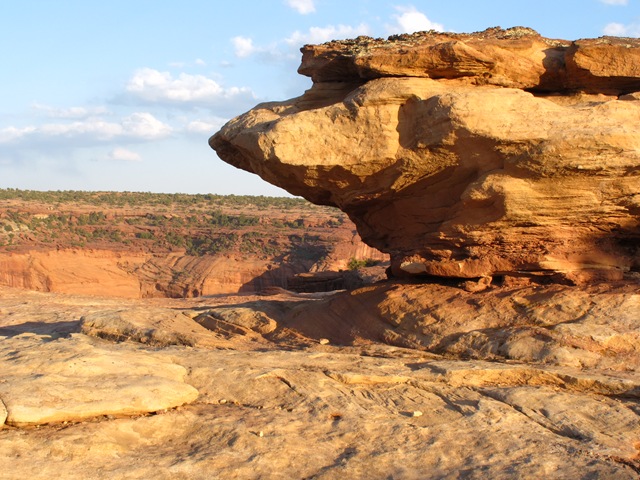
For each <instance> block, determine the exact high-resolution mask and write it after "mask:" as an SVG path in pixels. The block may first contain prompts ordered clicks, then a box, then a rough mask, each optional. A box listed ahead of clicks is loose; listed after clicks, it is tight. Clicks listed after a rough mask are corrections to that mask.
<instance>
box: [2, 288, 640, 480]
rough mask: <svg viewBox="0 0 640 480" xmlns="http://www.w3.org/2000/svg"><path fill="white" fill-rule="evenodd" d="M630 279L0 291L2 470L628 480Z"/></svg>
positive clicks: (25, 474) (633, 373)
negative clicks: (235, 290)
mask: <svg viewBox="0 0 640 480" xmlns="http://www.w3.org/2000/svg"><path fill="white" fill-rule="evenodd" d="M637 287H638V284H637V283H634V282H627V283H625V284H621V285H618V286H607V287H606V288H605V287H601V288H598V287H593V288H591V289H587V290H585V289H576V288H574V287H565V286H535V285H533V286H532V285H529V286H519V287H518V286H512V287H506V286H501V287H498V286H496V287H490V288H489V289H488V290H485V291H483V292H479V293H471V292H466V291H464V290H461V289H459V288H457V287H455V286H443V285H436V284H433V285H417V284H394V283H379V284H374V285H371V286H368V287H364V288H361V289H359V290H355V291H351V292H347V291H340V292H335V293H332V294H293V293H291V292H286V291H283V290H277V289H274V290H273V291H272V292H271V293H272V295H268V296H264V295H263V296H258V295H250V294H244V295H213V296H205V297H199V298H187V299H160V298H153V299H136V300H134V299H116V298H108V297H98V296H78V295H68V294H62V293H42V292H33V291H26V290H21V289H14V288H10V287H0V338H1V339H2V341H1V342H0V371H2V377H1V379H0V399H1V402H0V423H3V424H4V426H3V427H2V428H1V429H0V472H2V477H3V478H7V479H24V478H32V479H37V478H53V477H59V478H69V479H74V478H78V479H86V478H92V479H93V478H95V479H102V478H105V479H106V478H139V479H142V478H158V479H163V478H166V479H169V478H170V479H181V478H183V479H205V478H206V479H208V478H240V479H253V478H256V479H257V478H265V479H270V478H314V479H338V478H381V479H382V478H384V479H392V478H394V479H412V478H416V479H418V478H478V479H479V478H493V479H500V478H505V479H506V478H576V479H577V478H584V479H586V478H589V479H593V478H602V479H605V478H606V479H627V478H628V479H631V478H637V476H638V474H639V473H640V461H639V457H638V453H639V450H640V426H639V425H640V424H639V422H638V420H639V415H640V377H639V376H638V375H637V367H638V342H639V341H640V337H639V335H638V332H637V313H638V311H640V310H639V307H640V298H639V295H638V294H637V291H638V288H637ZM428 299H430V300H428ZM398 305H404V307H403V308H404V310H403V311H404V314H403V315H397V312H396V311H395V310H394V309H395V308H396V307H397V306H398ZM474 312H475V313H474ZM391 319H395V320H393V321H392V320H391ZM394 322H395V323H394ZM501 322H502V323H504V322H506V324H504V325H503V324H501ZM604 323H606V325H604ZM429 342H431V343H432V344H430V343H429ZM403 345H405V346H403ZM409 347H412V348H409ZM427 349H429V350H431V352H427V351H426V350H427ZM433 352H436V353H433Z"/></svg>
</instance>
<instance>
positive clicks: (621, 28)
mask: <svg viewBox="0 0 640 480" xmlns="http://www.w3.org/2000/svg"><path fill="white" fill-rule="evenodd" d="M602 31H603V33H604V34H605V35H610V36H612V37H640V22H636V23H630V24H628V25H623V24H622V23H615V22H613V23H609V24H607V25H606V26H605V27H604V28H603V30H602Z"/></svg>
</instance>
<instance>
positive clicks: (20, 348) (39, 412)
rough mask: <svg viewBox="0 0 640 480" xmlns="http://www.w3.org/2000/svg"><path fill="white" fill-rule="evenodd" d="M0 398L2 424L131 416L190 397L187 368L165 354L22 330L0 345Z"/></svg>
mask: <svg viewBox="0 0 640 480" xmlns="http://www.w3.org/2000/svg"><path fill="white" fill-rule="evenodd" d="M0 364H1V365H2V372H3V381H2V382H0V398H1V399H2V402H3V403H4V405H5V406H6V410H7V417H6V423H8V424H10V425H41V424H45V423H57V422H77V421H81V420H86V419H90V418H94V417H98V416H101V415H135V414H143V413H148V412H156V411H159V410H163V409H168V408H174V407H177V406H180V405H183V404H185V403H190V402H192V401H194V400H195V399H196V398H197V396H198V391H197V390H196V389H195V388H193V387H192V386H190V385H188V384H186V383H184V377H185V375H186V373H187V372H186V370H185V369H184V368H183V367H181V366H179V365H176V364H175V363H172V362H171V361H170V360H168V359H166V358H162V357H159V356H157V355H153V354H152V353H150V352H147V353H146V354H142V355H139V354H136V353H135V352H132V351H127V349H118V350H114V349H113V348H105V345H100V342H99V341H95V340H90V339H89V338H88V337H85V336H83V335H77V334H74V335H72V336H71V338H67V339H57V340H53V339H52V338H50V337H49V338H47V337H43V336H40V335H36V334H22V335H18V336H15V337H11V338H8V339H4V340H3V342H2V344H1V345H0Z"/></svg>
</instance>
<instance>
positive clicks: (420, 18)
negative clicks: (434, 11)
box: [387, 5, 444, 33]
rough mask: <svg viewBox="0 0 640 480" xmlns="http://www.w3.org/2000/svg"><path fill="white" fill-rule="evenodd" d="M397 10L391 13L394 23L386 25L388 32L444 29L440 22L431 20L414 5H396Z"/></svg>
mask: <svg viewBox="0 0 640 480" xmlns="http://www.w3.org/2000/svg"><path fill="white" fill-rule="evenodd" d="M396 10H397V11H398V12H399V13H398V14H396V15H393V19H394V20H395V23H394V24H392V25H387V30H388V32H389V33H414V32H421V31H425V30H436V31H439V32H442V31H444V26H443V25H442V24H440V23H436V22H432V21H431V20H429V18H427V16H426V15H425V14H424V13H422V12H420V11H418V10H417V9H416V8H415V7H414V6H412V5H409V6H405V7H396Z"/></svg>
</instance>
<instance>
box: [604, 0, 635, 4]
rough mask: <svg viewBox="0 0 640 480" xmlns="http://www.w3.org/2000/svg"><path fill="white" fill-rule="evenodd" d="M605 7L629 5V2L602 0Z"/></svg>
mask: <svg viewBox="0 0 640 480" xmlns="http://www.w3.org/2000/svg"><path fill="white" fill-rule="evenodd" d="M600 2H601V3H604V4H605V5H628V4H629V0H600Z"/></svg>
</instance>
